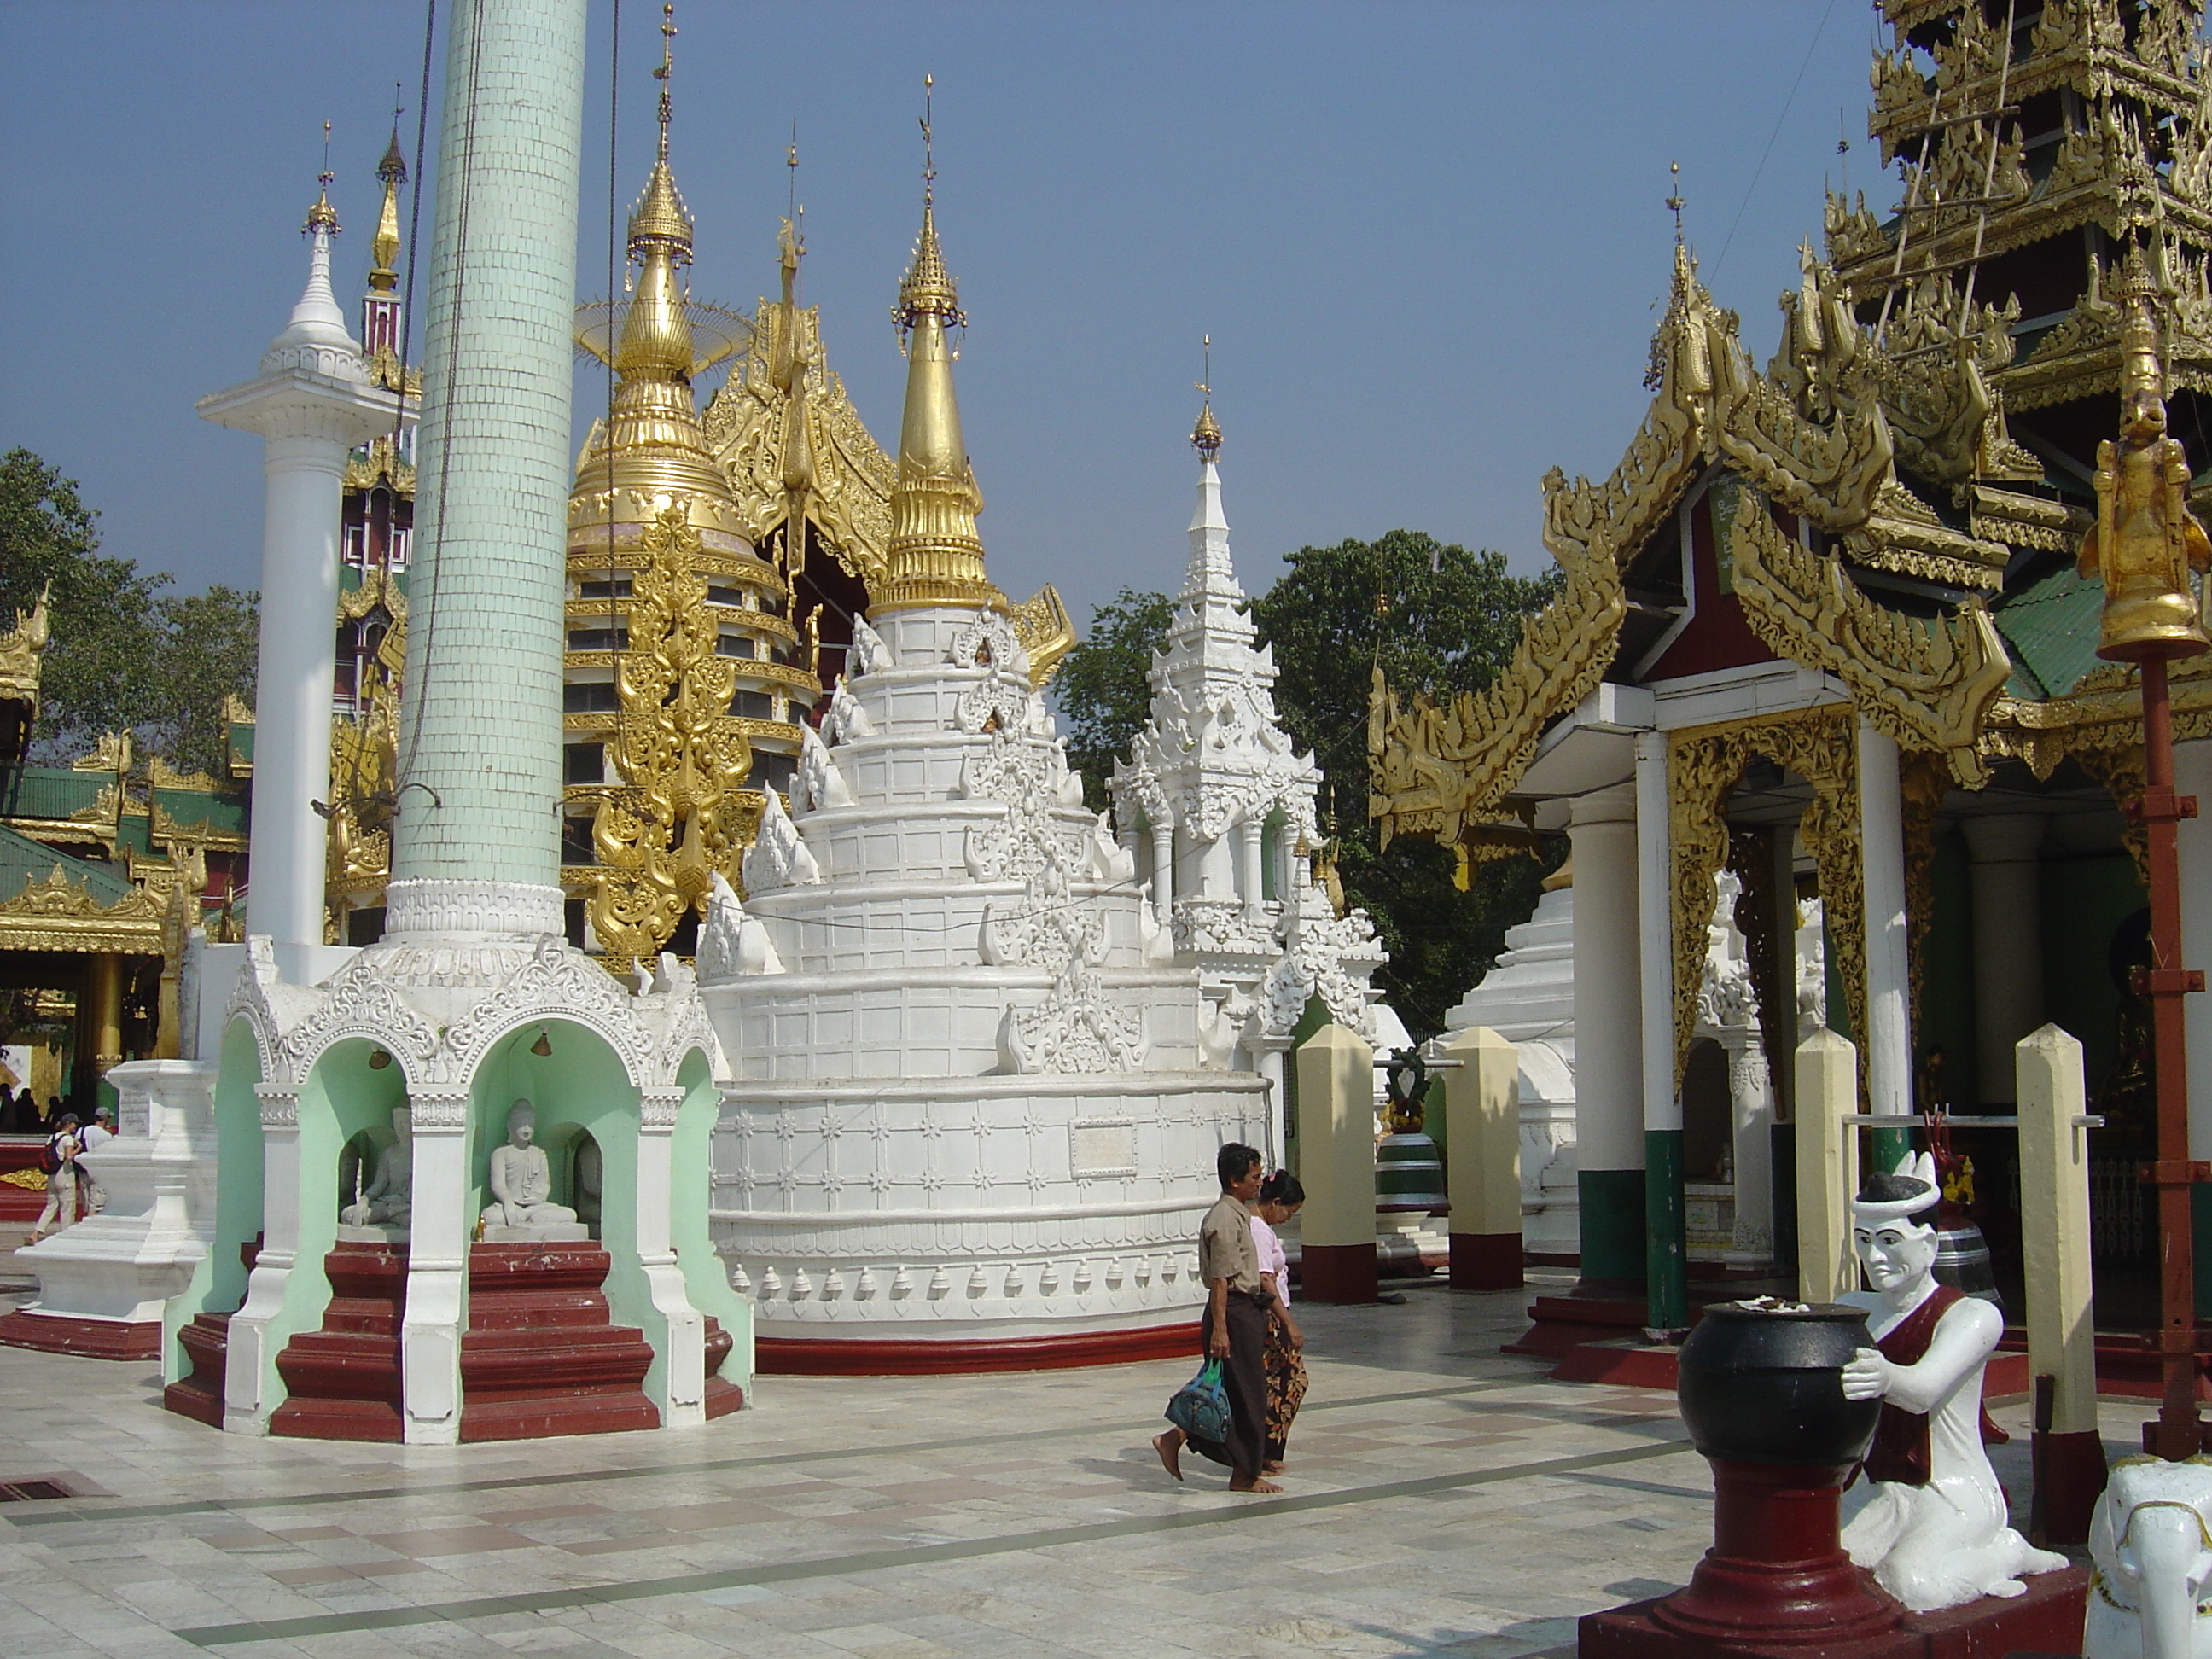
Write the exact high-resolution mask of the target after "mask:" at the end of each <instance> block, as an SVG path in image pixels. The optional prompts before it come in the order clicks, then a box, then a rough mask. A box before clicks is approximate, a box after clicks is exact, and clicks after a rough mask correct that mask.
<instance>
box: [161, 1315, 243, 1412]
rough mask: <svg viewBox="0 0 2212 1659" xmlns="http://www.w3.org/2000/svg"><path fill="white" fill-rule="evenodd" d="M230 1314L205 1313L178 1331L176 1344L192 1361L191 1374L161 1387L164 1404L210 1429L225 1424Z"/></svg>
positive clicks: (194, 1317) (168, 1408) (164, 1406)
mask: <svg viewBox="0 0 2212 1659" xmlns="http://www.w3.org/2000/svg"><path fill="white" fill-rule="evenodd" d="M229 1345H230V1316H229V1315H228V1314H227V1313H216V1314H211V1313H204V1314H197V1315H195V1316H193V1318H192V1322H191V1324H189V1325H187V1326H185V1328H184V1329H182V1330H181V1331H179V1332H178V1333H177V1346H179V1347H181V1348H182V1349H183V1350H184V1351H185V1358H187V1359H189V1360H191V1362H192V1369H191V1373H190V1374H189V1375H187V1376H180V1377H179V1378H178V1379H177V1380H176V1381H175V1382H173V1383H170V1384H169V1386H168V1387H167V1388H166V1389H162V1390H161V1405H162V1407H163V1408H164V1409H165V1410H168V1411H173V1412H174V1413H177V1414H178V1415H179V1417H189V1418H191V1419H192V1420H193V1421H195V1422H197V1423H204V1424H206V1425H208V1426H209V1427H210V1428H211V1429H219V1428H221V1427H222V1377H223V1368H224V1366H225V1364H228V1358H229Z"/></svg>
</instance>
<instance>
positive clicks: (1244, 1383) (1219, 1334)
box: [1152, 1141, 1282, 1492]
mask: <svg viewBox="0 0 2212 1659" xmlns="http://www.w3.org/2000/svg"><path fill="white" fill-rule="evenodd" d="M1214 1173H1215V1174H1216V1176H1218V1177H1219V1179H1220V1182H1221V1197H1220V1198H1219V1199H1218V1200H1217V1201H1216V1202H1215V1204H1214V1206H1213V1207H1212V1209H1210V1210H1208V1211H1207V1212H1206V1219H1205V1220H1203V1221H1202V1222H1200V1224H1199V1229H1198V1274H1199V1278H1200V1279H1202V1280H1203V1281H1204V1282H1205V1285H1206V1314H1205V1317H1204V1320H1203V1322H1202V1323H1201V1324H1200V1333H1201V1334H1202V1336H1203V1338H1204V1340H1205V1345H1206V1357H1207V1358H1212V1359H1218V1360H1220V1361H1221V1362H1222V1368H1221V1369H1222V1384H1223V1386H1224V1388H1225V1389H1226V1390H1227V1391H1228V1395H1229V1437H1228V1440H1227V1442H1226V1443H1225V1444H1221V1445H1216V1444H1214V1443H1211V1442H1208V1441H1203V1440H1190V1441H1189V1444H1190V1445H1191V1446H1193V1447H1194V1448H1195V1449H1197V1450H1198V1451H1199V1452H1200V1454H1201V1455H1204V1456H1206V1457H1209V1458H1211V1459H1212V1461H1213V1462H1217V1463H1226V1464H1227V1465H1228V1466H1229V1471H1230V1473H1229V1490H1230V1491H1231V1492H1280V1491H1281V1490H1282V1488H1281V1487H1280V1486H1277V1485H1275V1484H1274V1482H1273V1481H1272V1480H1263V1479H1262V1478H1261V1474H1260V1466H1261V1463H1262V1462H1264V1461H1265V1460H1266V1456H1267V1315H1268V1310H1269V1308H1270V1307H1271V1306H1272V1305H1273V1298H1272V1297H1269V1295H1268V1294H1267V1286H1266V1285H1265V1284H1264V1283H1263V1282H1262V1281H1261V1277H1260V1253H1259V1250H1258V1249H1257V1248H1256V1247H1255V1245H1254V1244H1253V1242H1252V1211H1251V1205H1252V1202H1253V1200H1255V1199H1256V1198H1258V1197H1259V1195H1260V1154H1259V1153H1257V1152H1254V1151H1253V1150H1252V1149H1251V1148H1250V1147H1249V1146H1243V1145H1240V1144H1239V1143H1237V1142H1236V1141H1231V1142H1230V1144H1229V1145H1227V1146H1224V1147H1223V1148H1222V1149H1221V1151H1220V1153H1219V1154H1218V1157H1217V1158H1215V1160H1214ZM1185 1440H1186V1437H1185V1435H1184V1434H1183V1431H1182V1430H1181V1429H1170V1430H1168V1431H1167V1432H1166V1433H1164V1434H1162V1435H1159V1436H1157V1437H1155V1438H1154V1439H1153V1441H1152V1449H1153V1450H1154V1451H1156V1452H1158V1454H1159V1457H1160V1462H1161V1463H1162V1464H1163V1465H1164V1466H1165V1468H1166V1469H1167V1472H1168V1473H1169V1474H1171V1475H1173V1476H1175V1478H1176V1480H1182V1464H1181V1462H1180V1454H1181V1452H1182V1449H1183V1445H1184V1443H1185Z"/></svg>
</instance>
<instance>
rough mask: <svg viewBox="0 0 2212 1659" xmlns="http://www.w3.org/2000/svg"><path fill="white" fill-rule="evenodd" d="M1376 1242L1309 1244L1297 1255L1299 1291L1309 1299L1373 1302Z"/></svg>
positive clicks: (1311, 1300) (1376, 1282) (1374, 1293)
mask: <svg viewBox="0 0 2212 1659" xmlns="http://www.w3.org/2000/svg"><path fill="white" fill-rule="evenodd" d="M1377 1289H1378V1281H1377V1279H1376V1273H1375V1245H1374V1243H1373V1242H1372V1241H1371V1240H1370V1242H1369V1243H1364V1244H1308V1245H1306V1246H1305V1247H1304V1249H1303V1250H1302V1251H1301V1252H1300V1254H1299V1257H1298V1294H1299V1295H1300V1296H1301V1297H1304V1299H1305V1300H1306V1301H1308V1302H1334V1303H1339V1304H1348V1303H1363V1302H1372V1301H1374V1300H1375V1297H1376V1291H1377Z"/></svg>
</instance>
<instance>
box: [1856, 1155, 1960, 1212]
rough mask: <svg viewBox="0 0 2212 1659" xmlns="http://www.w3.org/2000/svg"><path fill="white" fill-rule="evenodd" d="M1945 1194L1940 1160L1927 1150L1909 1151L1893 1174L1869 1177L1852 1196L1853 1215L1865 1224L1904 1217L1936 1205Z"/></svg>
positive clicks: (1877, 1174) (1878, 1174)
mask: <svg viewBox="0 0 2212 1659" xmlns="http://www.w3.org/2000/svg"><path fill="white" fill-rule="evenodd" d="M1942 1196H1943V1186H1942V1182H1940V1181H1938V1180H1937V1179H1936V1160H1935V1159H1934V1158H1931V1157H1929V1155H1928V1154H1927V1153H1926V1152H1923V1153H1921V1154H1920V1155H1919V1157H1918V1158H1914V1157H1913V1155H1912V1154H1911V1153H1910V1152H1907V1153H1906V1154H1905V1158H1903V1160H1902V1161H1901V1162H1899V1164H1898V1166H1897V1168H1896V1169H1895V1170H1893V1171H1891V1172H1890V1173H1889V1174H1887V1175H1882V1174H1880V1173H1876V1174H1875V1175H1871V1176H1868V1177H1867V1182H1866V1185H1864V1186H1863V1187H1862V1188H1859V1194H1858V1196H1857V1198H1854V1199H1853V1200H1851V1218H1852V1219H1853V1220H1854V1221H1856V1222H1857V1223H1858V1224H1859V1225H1862V1226H1879V1225H1881V1224H1882V1223H1884V1222H1889V1221H1903V1220H1906V1219H1908V1218H1913V1217H1917V1216H1919V1215H1921V1214H1922V1213H1923V1212H1925V1211H1928V1210H1932V1209H1934V1208H1935V1207H1936V1204H1937V1203H1938V1202H1939V1201H1940V1200H1942Z"/></svg>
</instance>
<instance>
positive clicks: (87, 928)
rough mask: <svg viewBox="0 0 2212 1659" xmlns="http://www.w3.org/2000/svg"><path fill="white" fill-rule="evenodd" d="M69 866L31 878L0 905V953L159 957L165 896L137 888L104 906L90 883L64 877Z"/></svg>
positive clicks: (63, 863)
mask: <svg viewBox="0 0 2212 1659" xmlns="http://www.w3.org/2000/svg"><path fill="white" fill-rule="evenodd" d="M68 867H69V864H68V860H57V861H56V862H55V865H54V868H53V873H52V875H51V876H49V877H48V878H46V879H45V880H44V881H41V880H40V878H38V877H36V876H33V877H32V878H30V879H29V880H28V881H27V882H26V883H24V884H23V890H22V891H21V892H20V893H18V894H16V895H15V897H13V898H11V899H9V901H8V902H6V903H4V904H0V950H10V951H114V952H117V953H118V954H121V955H125V956H159V955H160V954H161V948H162V920H163V912H164V910H165V908H167V907H166V904H165V902H164V896H163V895H161V894H160V893H156V892H155V891H152V890H150V889H149V888H146V887H134V888H132V889H131V891H130V893H129V894H128V895H126V896H125V897H123V898H120V899H118V900H117V901H116V902H114V903H113V904H106V905H104V904H102V903H100V902H99V900H97V899H95V898H94V897H93V896H92V894H91V890H90V887H91V884H90V883H89V882H88V881H86V880H83V879H82V878H81V879H78V880H76V881H71V880H70V878H69V877H68V876H67V875H66V874H64V872H65V871H66V870H67V869H68Z"/></svg>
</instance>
